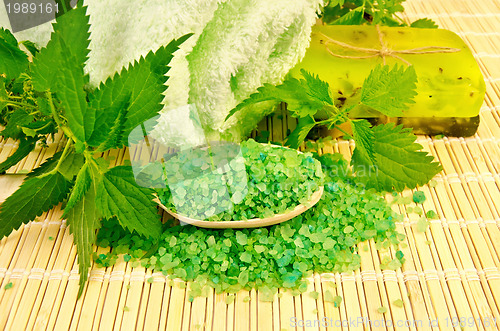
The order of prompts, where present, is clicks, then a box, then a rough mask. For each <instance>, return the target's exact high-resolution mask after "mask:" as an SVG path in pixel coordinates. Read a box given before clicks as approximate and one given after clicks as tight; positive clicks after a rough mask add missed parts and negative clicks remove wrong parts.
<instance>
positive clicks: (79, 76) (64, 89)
mask: <svg viewBox="0 0 500 331" xmlns="http://www.w3.org/2000/svg"><path fill="white" fill-rule="evenodd" d="M61 45H62V47H63V49H66V47H65V44H64V42H63V41H61ZM63 54H71V53H70V52H63ZM61 62H62V63H64V64H63V65H62V66H61V68H59V69H58V71H59V73H60V76H59V78H58V79H57V81H56V85H55V89H54V90H55V91H56V92H57V98H58V99H59V100H60V101H61V105H62V106H63V108H64V114H65V115H66V118H67V119H68V126H69V128H70V130H71V132H73V134H74V135H75V137H76V138H77V139H78V140H79V141H82V142H83V141H86V140H87V139H88V138H89V137H90V135H91V134H92V131H93V130H94V122H95V111H94V110H93V109H89V110H88V111H87V100H86V92H85V90H84V89H83V87H84V86H85V83H86V82H85V77H84V76H85V74H84V72H83V66H82V65H80V64H79V63H78V62H77V61H76V57H74V56H70V55H68V57H67V58H65V59H63V60H61Z"/></svg>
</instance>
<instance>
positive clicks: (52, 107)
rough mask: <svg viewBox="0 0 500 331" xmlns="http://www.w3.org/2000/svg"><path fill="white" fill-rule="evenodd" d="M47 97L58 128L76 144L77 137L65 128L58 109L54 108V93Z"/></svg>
mask: <svg viewBox="0 0 500 331" xmlns="http://www.w3.org/2000/svg"><path fill="white" fill-rule="evenodd" d="M46 95H47V100H48V101H49V106H50V111H51V113H52V117H54V120H55V121H56V123H57V126H59V127H60V128H61V130H62V131H63V132H64V134H65V135H66V136H67V137H68V138H69V139H71V140H73V141H74V142H76V137H75V135H74V134H73V133H72V132H71V131H70V130H69V129H68V128H67V127H66V126H65V125H63V123H62V121H61V118H60V117H59V114H58V113H57V111H56V107H54V101H53V100H52V93H51V92H50V91H47V92H46Z"/></svg>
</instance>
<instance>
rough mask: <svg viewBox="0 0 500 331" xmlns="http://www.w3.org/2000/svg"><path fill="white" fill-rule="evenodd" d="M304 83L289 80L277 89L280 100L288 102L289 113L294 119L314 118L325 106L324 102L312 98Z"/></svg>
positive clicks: (293, 79) (294, 79)
mask: <svg viewBox="0 0 500 331" xmlns="http://www.w3.org/2000/svg"><path fill="white" fill-rule="evenodd" d="M303 82H304V81H303V80H302V81H301V80H298V79H296V78H288V79H286V80H285V81H284V82H283V84H281V85H278V86H277V87H276V88H277V90H278V92H279V100H280V101H284V102H286V104H287V109H288V111H290V113H291V115H292V116H294V117H306V116H314V114H316V113H317V112H318V110H320V109H322V108H323V106H324V102H322V101H321V100H318V99H317V98H316V97H311V96H310V94H312V93H311V92H310V91H309V90H308V88H307V87H308V86H307V84H306V83H305V82H304V83H303Z"/></svg>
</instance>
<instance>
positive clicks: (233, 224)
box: [155, 186, 323, 229]
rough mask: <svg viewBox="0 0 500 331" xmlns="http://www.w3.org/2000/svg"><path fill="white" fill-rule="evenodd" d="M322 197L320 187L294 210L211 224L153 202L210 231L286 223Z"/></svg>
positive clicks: (181, 218) (185, 220)
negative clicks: (269, 215)
mask: <svg viewBox="0 0 500 331" xmlns="http://www.w3.org/2000/svg"><path fill="white" fill-rule="evenodd" d="M322 195H323V186H320V187H319V189H318V190H317V191H316V192H314V193H313V194H311V197H310V198H309V200H308V201H307V202H306V203H303V204H300V205H297V206H296V207H295V208H294V209H292V210H290V211H288V212H286V213H284V214H276V215H274V216H271V217H266V218H252V219H249V220H245V221H220V222H211V221H203V220H197V219H193V218H189V217H186V216H182V215H179V214H177V213H175V212H173V211H172V210H170V209H168V208H167V207H166V206H165V205H163V204H162V203H161V201H160V200H159V199H155V201H156V202H157V203H158V205H160V207H161V208H163V209H165V211H166V212H167V213H169V214H170V215H172V216H173V217H175V218H177V219H178V220H179V221H181V222H184V223H188V224H191V225H195V226H198V227H201V228H212V229H228V228H235V229H236V228H238V229H241V228H258V227H263V226H269V225H274V224H278V223H281V222H285V221H288V220H289V219H292V218H294V217H295V216H298V215H300V214H302V213H303V212H305V211H306V210H308V209H309V208H311V207H312V206H314V205H315V204H316V203H318V201H319V199H321V196H322Z"/></svg>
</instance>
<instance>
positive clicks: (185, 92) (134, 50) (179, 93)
mask: <svg viewBox="0 0 500 331" xmlns="http://www.w3.org/2000/svg"><path fill="white" fill-rule="evenodd" d="M322 2H323V0H273V1H269V0H225V1H224V0H205V1H200V0H147V1H146V0H140V1H119V0H87V1H85V4H86V5H88V13H89V14H90V15H91V18H90V23H91V32H92V41H91V44H90V49H91V52H90V57H89V60H88V64H87V67H86V70H87V71H88V72H89V73H90V74H91V75H90V77H91V79H92V81H91V84H92V85H94V86H96V85H97V84H98V83H99V82H101V81H102V80H104V79H105V78H106V77H108V76H110V75H112V74H113V73H114V72H116V71H117V70H118V69H120V68H121V67H122V66H123V65H126V64H127V63H129V62H131V61H133V60H135V59H137V58H138V57H139V56H141V55H145V54H146V53H147V52H148V51H149V50H151V49H156V48H158V47H159V46H160V45H164V44H167V43H168V42H169V41H170V40H171V39H173V38H178V37H180V36H182V35H184V34H187V33H191V32H193V33H194V35H193V36H192V37H191V38H190V39H189V40H188V41H187V42H186V43H185V44H183V45H182V47H181V50H180V51H179V52H177V53H176V54H175V57H174V60H173V61H172V62H171V66H172V69H171V71H170V72H169V73H168V74H169V76H170V79H169V80H168V82H167V84H168V85H169V88H168V89H167V91H166V98H165V101H164V103H165V108H164V110H163V113H165V114H166V115H165V117H163V118H162V119H160V125H159V126H158V127H157V128H156V130H155V132H156V133H157V135H158V136H161V137H162V140H164V142H165V143H168V144H170V145H183V144H186V143H187V144H190V145H192V144H196V143H200V142H201V141H204V140H205V138H204V137H202V136H203V135H207V138H208V140H218V139H225V140H232V141H237V140H240V139H241V138H242V137H244V136H245V135H247V134H248V133H249V132H250V130H251V129H252V128H254V127H255V126H256V124H257V123H258V122H259V120H261V119H262V118H263V117H264V116H265V112H266V110H267V109H268V108H266V107H262V106H260V107H253V108H251V109H248V110H247V111H242V112H240V113H238V115H237V116H233V117H232V118H231V119H230V121H228V122H227V123H225V122H224V119H225V117H226V116H227V114H228V112H229V111H230V110H231V109H232V108H233V107H234V106H236V105H237V104H238V103H239V102H240V101H242V100H243V99H245V98H247V97H248V96H249V95H250V94H251V93H253V92H255V91H256V89H257V88H258V87H259V86H261V85H263V84H264V83H272V84H277V83H279V82H280V81H281V80H282V79H283V77H284V75H285V74H286V73H287V72H288V71H289V70H290V69H291V68H292V67H293V66H294V65H295V64H296V63H297V62H298V61H299V60H300V59H301V58H302V57H303V55H304V53H305V50H306V48H307V46H308V45H309V40H310V33H311V26H312V25H313V24H314V23H315V20H316V13H317V10H318V8H319V6H320V4H321V3H322ZM0 8H1V9H0V24H1V25H2V26H4V27H9V24H8V20H7V16H6V13H5V8H4V7H3V6H0ZM51 29H52V28H51V25H50V24H49V23H47V24H43V25H41V26H38V27H35V28H32V29H29V30H25V31H22V32H19V33H17V34H16V37H17V38H18V39H20V40H25V39H29V40H32V41H34V42H35V43H37V44H38V45H40V46H43V45H45V44H46V43H47V41H48V40H49V38H50V32H51ZM188 104H190V106H189V107H187V105H188ZM179 107H181V108H180V110H179V109H178V110H177V111H172V112H171V110H172V109H177V108H179ZM189 110H191V116H189V115H190V112H189ZM169 113H170V115H168V114H169ZM196 115H197V116H196ZM243 117H244V118H243ZM193 118H199V121H200V123H201V125H202V127H203V129H204V132H201V131H200V134H198V135H195V131H196V129H195V127H196V121H195V123H193V122H192V121H191V119H193Z"/></svg>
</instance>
